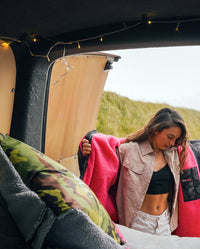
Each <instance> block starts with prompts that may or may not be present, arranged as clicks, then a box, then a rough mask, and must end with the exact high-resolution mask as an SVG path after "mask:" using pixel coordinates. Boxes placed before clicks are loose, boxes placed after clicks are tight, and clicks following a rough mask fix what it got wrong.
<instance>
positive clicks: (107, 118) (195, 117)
mask: <svg viewBox="0 0 200 249" xmlns="http://www.w3.org/2000/svg"><path fill="white" fill-rule="evenodd" d="M162 107H171V108H173V109H175V110H177V111H178V112H179V113H180V114H181V116H182V117H183V119H184V120H185V123H186V126H187V129H188V134H189V139H190V140H192V139H200V111H196V110H193V109H187V108H180V107H174V106H170V105H167V104H165V103H160V104H155V103H150V102H142V101H133V100H130V99H129V98H127V97H123V96H120V95H118V94H116V93H114V92H108V91H104V93H103V95H102V98H101V104H100V108H99V114H98V120H97V127H96V129H97V131H98V132H102V133H104V134H110V135H114V136H117V137H126V136H127V135H129V134H131V133H134V132H135V131H136V130H138V129H140V128H141V127H143V125H144V124H145V123H146V122H147V121H148V120H149V118H150V117H151V116H152V115H153V114H154V113H155V112H156V111H158V110H159V109H160V108H162Z"/></svg>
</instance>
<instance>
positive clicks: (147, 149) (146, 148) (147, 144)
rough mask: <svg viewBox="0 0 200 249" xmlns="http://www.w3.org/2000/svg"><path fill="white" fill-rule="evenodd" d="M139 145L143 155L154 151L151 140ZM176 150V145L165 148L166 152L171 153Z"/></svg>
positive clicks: (166, 153)
mask: <svg viewBox="0 0 200 249" xmlns="http://www.w3.org/2000/svg"><path fill="white" fill-rule="evenodd" d="M139 147H140V150H141V153H142V155H143V156H145V155H147V154H150V153H153V152H154V150H153V149H152V147H151V144H150V142H149V140H145V141H143V142H141V143H139ZM175 150H177V148H175V147H172V148H169V149H166V150H164V154H165V155H170V154H171V153H172V151H175Z"/></svg>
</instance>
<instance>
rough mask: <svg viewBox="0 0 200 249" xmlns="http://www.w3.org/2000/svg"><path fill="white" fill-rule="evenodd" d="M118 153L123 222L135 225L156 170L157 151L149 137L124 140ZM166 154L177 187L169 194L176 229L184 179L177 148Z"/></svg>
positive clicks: (172, 224) (118, 196) (119, 204)
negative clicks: (136, 140) (180, 183)
mask: <svg viewBox="0 0 200 249" xmlns="http://www.w3.org/2000/svg"><path fill="white" fill-rule="evenodd" d="M117 154H118V156H119V161H120V167H121V172H120V177H119V184H118V190H117V197H116V201H117V208H118V215H119V223H120V224H122V225H125V226H128V227H132V225H133V223H134V220H135V218H136V216H137V212H138V210H140V208H141V206H142V203H143V201H144V198H145V195H146V192H147V189H148V186H149V183H150V180H151V177H152V174H153V169H154V161H155V154H154V151H153V149H152V147H151V145H150V143H149V141H144V142H141V143H137V142H130V143H124V144H121V145H120V146H119V148H118V151H117ZM164 156H165V159H166V161H167V163H168V165H169V167H170V169H171V172H172V174H173V176H174V187H173V190H172V191H171V194H170V195H169V202H170V205H169V208H170V212H171V220H170V228H171V231H174V230H175V229H176V227H177V225H178V202H177V197H178V187H179V179H180V168H179V157H178V152H177V149H176V148H170V149H167V150H165V151H164Z"/></svg>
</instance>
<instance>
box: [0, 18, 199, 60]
mask: <svg viewBox="0 0 200 249" xmlns="http://www.w3.org/2000/svg"><path fill="white" fill-rule="evenodd" d="M199 21H200V18H194V19H180V20H177V19H176V20H147V19H146V18H145V19H144V18H143V19H142V20H141V21H138V22H137V23H134V24H132V25H127V23H125V22H123V27H122V28H118V29H116V30H114V31H110V32H107V33H102V34H99V35H96V36H92V37H87V38H84V39H79V40H76V41H70V42H59V41H55V40H52V39H44V40H46V41H49V42H52V43H54V44H53V45H52V46H51V47H50V48H49V50H48V52H47V54H46V55H38V54H34V53H33V52H32V51H31V48H30V45H29V43H28V42H27V41H26V40H23V41H22V40H18V39H15V38H12V37H0V39H2V40H3V41H2V42H0V46H3V47H7V46H9V44H11V43H13V42H23V43H25V44H26V45H27V47H28V48H29V52H30V54H31V56H38V57H45V58H47V60H48V61H50V58H49V55H50V53H51V51H52V50H53V49H54V48H55V47H56V46H58V45H72V44H77V48H78V49H80V48H81V46H80V42H86V41H90V40H95V39H99V40H100V42H103V37H105V36H110V35H113V34H116V33H120V32H123V31H127V30H130V29H133V28H136V27H138V26H140V25H142V24H144V23H145V22H146V23H147V24H152V23H160V24H161V23H176V24H177V26H176V29H175V30H176V31H177V32H179V25H180V23H187V22H199ZM30 36H31V37H32V41H33V42H34V43H35V42H38V37H37V34H35V33H34V34H31V35H30Z"/></svg>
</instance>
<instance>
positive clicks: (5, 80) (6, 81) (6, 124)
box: [0, 41, 16, 134]
mask: <svg viewBox="0 0 200 249" xmlns="http://www.w3.org/2000/svg"><path fill="white" fill-rule="evenodd" d="M0 42H2V41H0ZM0 76H1V77H0V117H1V120H0V132H1V133H3V134H7V133H8V134H9V133H10V126H11V120H12V113H13V103H14V95H15V94H14V92H15V83H16V63H15V58H14V55H13V52H12V49H11V48H10V47H9V46H6V45H2V46H0Z"/></svg>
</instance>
